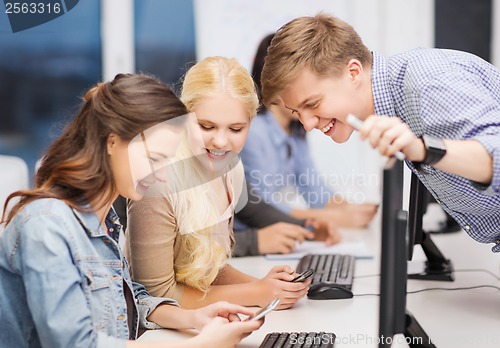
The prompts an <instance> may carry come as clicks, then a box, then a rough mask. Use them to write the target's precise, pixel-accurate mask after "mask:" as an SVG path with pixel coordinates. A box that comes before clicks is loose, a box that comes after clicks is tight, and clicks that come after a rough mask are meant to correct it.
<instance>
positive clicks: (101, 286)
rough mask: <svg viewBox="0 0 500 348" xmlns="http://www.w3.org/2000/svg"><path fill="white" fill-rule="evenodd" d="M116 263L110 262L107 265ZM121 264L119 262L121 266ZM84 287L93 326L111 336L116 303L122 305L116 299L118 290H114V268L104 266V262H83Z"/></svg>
mask: <svg viewBox="0 0 500 348" xmlns="http://www.w3.org/2000/svg"><path fill="white" fill-rule="evenodd" d="M109 262H111V263H114V262H115V261H108V262H107V263H109ZM119 264H120V262H119V261H118V262H117V266H119ZM81 266H82V275H83V280H82V287H83V291H84V293H85V297H86V300H87V305H88V307H89V309H90V311H91V316H92V326H93V327H94V329H95V330H97V331H101V332H107V333H109V334H111V333H112V332H113V331H114V329H113V327H114V325H111V324H112V323H113V322H114V320H113V318H114V317H115V316H116V315H115V312H116V310H115V308H114V305H113V304H114V303H120V301H118V299H117V298H116V297H117V296H116V295H118V294H115V293H114V292H117V289H114V288H113V285H114V284H113V277H115V276H116V275H115V272H114V269H113V268H114V267H109V266H110V265H108V266H106V265H105V264H103V261H102V260H95V261H94V260H87V261H84V262H82V264H81ZM110 330H111V332H110Z"/></svg>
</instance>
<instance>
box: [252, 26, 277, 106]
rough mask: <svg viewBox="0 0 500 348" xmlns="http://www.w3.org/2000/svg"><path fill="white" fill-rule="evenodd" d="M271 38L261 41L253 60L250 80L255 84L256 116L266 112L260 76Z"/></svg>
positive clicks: (271, 36) (266, 37)
mask: <svg viewBox="0 0 500 348" xmlns="http://www.w3.org/2000/svg"><path fill="white" fill-rule="evenodd" d="M273 37H274V33H273V34H269V35H267V36H265V37H264V38H263V39H262V41H261V42H260V44H259V47H258V48H257V52H256V53H255V58H254V60H253V66H252V78H253V80H254V82H255V86H256V87H257V96H258V97H259V108H258V109H257V114H262V113H265V112H266V111H267V107H266V106H265V105H264V103H263V101H262V85H261V82H260V81H261V76H262V68H263V67H264V59H265V58H266V55H267V48H268V47H269V45H270V44H271V41H272V39H273Z"/></svg>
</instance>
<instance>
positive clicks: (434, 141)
mask: <svg viewBox="0 0 500 348" xmlns="http://www.w3.org/2000/svg"><path fill="white" fill-rule="evenodd" d="M425 143H426V145H427V147H432V148H435V149H440V150H445V149H446V147H445V146H444V142H443V140H442V139H439V138H435V137H431V136H428V135H427V136H425Z"/></svg>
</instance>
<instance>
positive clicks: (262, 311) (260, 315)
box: [245, 298, 280, 320]
mask: <svg viewBox="0 0 500 348" xmlns="http://www.w3.org/2000/svg"><path fill="white" fill-rule="evenodd" d="M279 304H280V299H279V298H276V299H274V300H272V301H271V303H269V304H268V305H267V306H266V307H264V308H261V309H259V311H258V312H257V313H255V316H253V317H252V318H248V319H245V320H259V319H261V318H263V317H265V316H266V314H267V313H269V312H271V311H273V310H275V309H276V307H278V305H279Z"/></svg>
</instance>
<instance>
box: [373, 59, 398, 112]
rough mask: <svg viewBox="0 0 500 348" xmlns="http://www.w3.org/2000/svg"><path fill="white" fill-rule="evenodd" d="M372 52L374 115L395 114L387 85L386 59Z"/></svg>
mask: <svg viewBox="0 0 500 348" xmlns="http://www.w3.org/2000/svg"><path fill="white" fill-rule="evenodd" d="M372 53H373V63H372V90H373V104H374V109H375V115H387V116H393V115H395V114H396V111H395V109H394V102H393V100H392V95H391V89H390V85H389V78H388V76H389V74H388V69H387V60H386V59H385V58H384V57H382V56H381V55H379V54H378V53H377V52H372Z"/></svg>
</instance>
